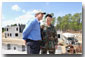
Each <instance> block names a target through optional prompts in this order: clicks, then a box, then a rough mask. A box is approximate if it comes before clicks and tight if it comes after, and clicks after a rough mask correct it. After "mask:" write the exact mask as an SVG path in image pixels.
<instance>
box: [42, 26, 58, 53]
mask: <svg viewBox="0 0 85 57" xmlns="http://www.w3.org/2000/svg"><path fill="white" fill-rule="evenodd" d="M41 36H42V44H41V50H42V51H41V54H47V50H48V51H49V54H54V53H55V45H57V43H58V39H57V34H56V30H55V28H54V26H53V25H50V26H49V27H48V26H43V27H42V28H41Z"/></svg>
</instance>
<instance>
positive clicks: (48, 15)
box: [45, 14, 53, 25]
mask: <svg viewBox="0 0 85 57" xmlns="http://www.w3.org/2000/svg"><path fill="white" fill-rule="evenodd" d="M45 18H46V22H47V24H48V25H50V24H51V22H52V19H53V18H52V15H51V14H47V15H46V16H45Z"/></svg>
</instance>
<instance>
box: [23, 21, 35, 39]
mask: <svg viewBox="0 0 85 57" xmlns="http://www.w3.org/2000/svg"><path fill="white" fill-rule="evenodd" d="M33 24H34V22H33V21H30V22H28V23H27V25H26V27H25V28H24V30H23V39H24V40H26V38H27V36H28V35H29V33H30V31H31V30H32V28H33Z"/></svg>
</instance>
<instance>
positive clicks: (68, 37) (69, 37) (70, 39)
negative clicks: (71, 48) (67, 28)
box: [62, 33, 78, 45]
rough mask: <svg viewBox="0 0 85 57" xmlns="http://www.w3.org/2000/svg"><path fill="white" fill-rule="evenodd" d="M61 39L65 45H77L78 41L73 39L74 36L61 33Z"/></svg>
mask: <svg viewBox="0 0 85 57" xmlns="http://www.w3.org/2000/svg"><path fill="white" fill-rule="evenodd" d="M62 36H63V37H62V39H63V40H64V42H65V43H66V44H73V45H75V44H77V43H78V40H77V39H76V38H75V37H76V35H75V34H71V33H63V34H62Z"/></svg>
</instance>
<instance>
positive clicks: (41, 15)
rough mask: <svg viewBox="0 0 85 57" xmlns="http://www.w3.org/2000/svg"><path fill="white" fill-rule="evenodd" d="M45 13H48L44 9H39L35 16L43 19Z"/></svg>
mask: <svg viewBox="0 0 85 57" xmlns="http://www.w3.org/2000/svg"><path fill="white" fill-rule="evenodd" d="M44 14H46V13H45V12H42V11H37V12H36V13H35V17H36V18H38V20H42V18H43V15H44Z"/></svg>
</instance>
